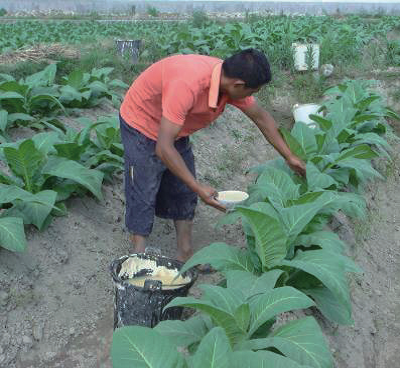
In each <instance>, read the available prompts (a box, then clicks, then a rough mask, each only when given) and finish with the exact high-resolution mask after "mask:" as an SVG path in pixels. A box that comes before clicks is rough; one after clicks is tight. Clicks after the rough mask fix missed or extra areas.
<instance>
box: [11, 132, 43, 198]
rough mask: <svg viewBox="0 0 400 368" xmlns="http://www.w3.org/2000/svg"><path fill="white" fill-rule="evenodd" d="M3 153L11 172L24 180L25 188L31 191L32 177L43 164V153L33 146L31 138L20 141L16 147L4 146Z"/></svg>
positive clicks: (33, 184) (32, 189)
mask: <svg viewBox="0 0 400 368" xmlns="http://www.w3.org/2000/svg"><path fill="white" fill-rule="evenodd" d="M4 155H5V157H6V159H7V162H8V165H9V166H10V169H11V170H12V172H13V173H14V174H15V175H17V176H19V177H21V178H22V179H23V180H24V183H25V189H26V190H27V191H29V192H33V191H34V189H35V180H34V178H35V177H36V175H37V174H38V170H39V168H40V167H41V165H42V164H43V161H44V155H43V154H42V153H41V152H40V151H39V150H38V149H37V148H36V147H35V145H34V143H33V141H32V140H31V139H27V140H25V141H24V142H22V143H21V144H20V145H19V147H18V149H16V148H13V147H5V148H4Z"/></svg>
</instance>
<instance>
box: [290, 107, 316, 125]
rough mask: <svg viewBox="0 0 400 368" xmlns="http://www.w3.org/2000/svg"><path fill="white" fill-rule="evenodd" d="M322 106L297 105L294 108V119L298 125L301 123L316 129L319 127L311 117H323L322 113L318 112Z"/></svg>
mask: <svg viewBox="0 0 400 368" xmlns="http://www.w3.org/2000/svg"><path fill="white" fill-rule="evenodd" d="M320 107H321V105H318V104H303V105H300V104H296V105H294V106H293V117H294V121H295V122H296V123H297V122H298V121H301V122H303V123H305V124H307V125H308V126H309V127H310V128H316V127H317V126H318V125H317V123H316V122H315V121H313V120H311V119H310V115H311V114H314V115H319V116H323V115H322V112H318V109H319V108H320Z"/></svg>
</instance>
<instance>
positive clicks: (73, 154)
mask: <svg viewBox="0 0 400 368" xmlns="http://www.w3.org/2000/svg"><path fill="white" fill-rule="evenodd" d="M54 148H55V149H56V150H57V154H58V156H60V157H65V158H67V159H68V160H73V161H79V160H80V157H81V155H82V154H83V153H84V152H85V150H86V149H87V146H86V145H80V144H78V143H74V142H64V143H59V144H55V145H54Z"/></svg>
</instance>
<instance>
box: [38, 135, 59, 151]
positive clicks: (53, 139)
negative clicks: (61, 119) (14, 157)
mask: <svg viewBox="0 0 400 368" xmlns="http://www.w3.org/2000/svg"><path fill="white" fill-rule="evenodd" d="M32 140H33V142H34V143H35V147H36V148H37V149H38V150H39V151H40V152H42V153H43V154H44V155H47V154H48V153H49V152H52V151H54V144H55V143H57V142H59V141H60V138H58V134H57V133H56V132H45V133H38V134H35V135H34V136H33V137H32Z"/></svg>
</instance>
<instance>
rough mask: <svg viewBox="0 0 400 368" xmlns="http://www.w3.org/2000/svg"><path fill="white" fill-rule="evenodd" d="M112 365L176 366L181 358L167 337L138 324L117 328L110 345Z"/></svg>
mask: <svg viewBox="0 0 400 368" xmlns="http://www.w3.org/2000/svg"><path fill="white" fill-rule="evenodd" d="M111 359H112V363H113V367H118V368H132V367H135V368H178V367H182V366H183V358H182V356H181V355H179V354H178V351H177V350H176V347H175V346H174V345H173V344H172V343H171V342H170V341H169V339H168V337H166V336H162V335H160V334H159V333H158V332H157V331H155V330H153V329H151V328H146V327H139V326H128V327H121V328H117V329H116V330H115V331H114V334H113V341H112V347H111Z"/></svg>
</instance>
